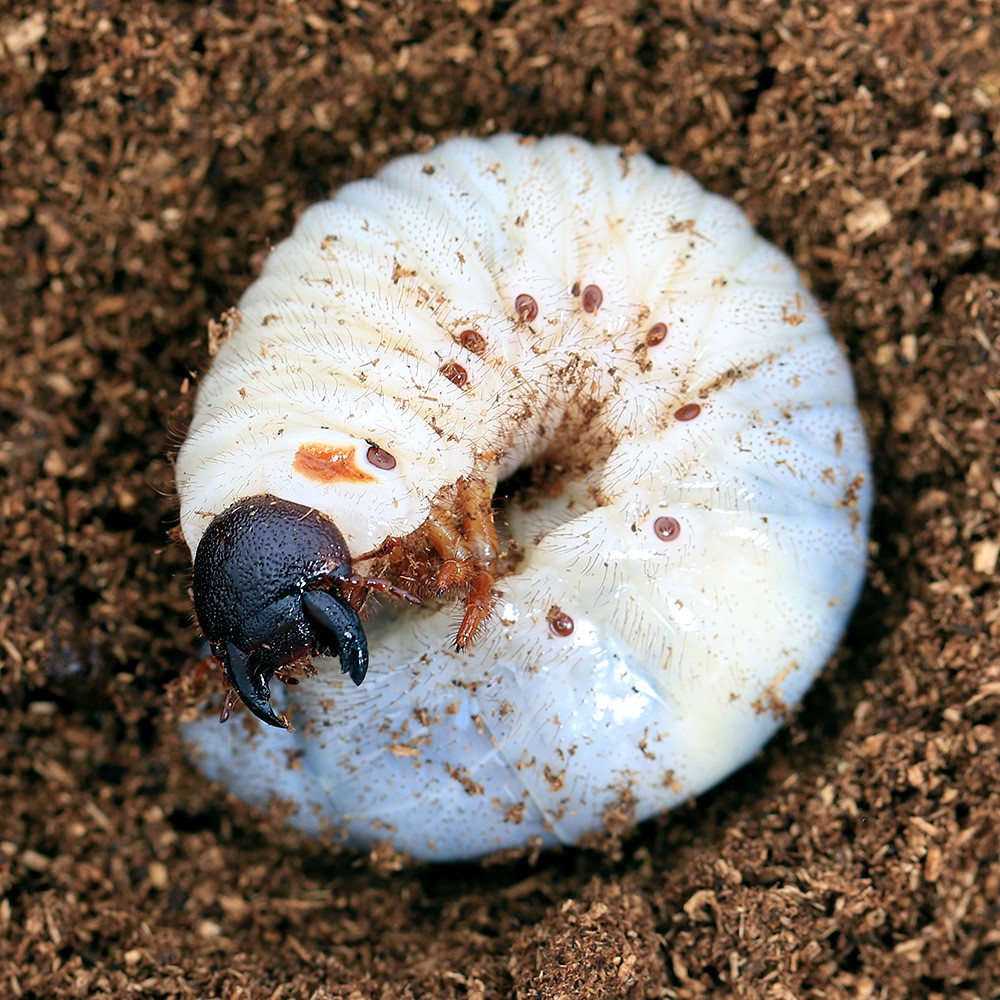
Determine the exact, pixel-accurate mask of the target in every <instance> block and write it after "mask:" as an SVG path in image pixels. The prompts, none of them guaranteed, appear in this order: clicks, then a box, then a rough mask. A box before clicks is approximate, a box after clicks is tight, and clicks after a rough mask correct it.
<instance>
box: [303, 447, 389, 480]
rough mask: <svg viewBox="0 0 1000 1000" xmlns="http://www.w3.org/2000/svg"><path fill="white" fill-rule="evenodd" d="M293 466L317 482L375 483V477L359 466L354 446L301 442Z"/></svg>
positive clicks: (307, 477)
mask: <svg viewBox="0 0 1000 1000" xmlns="http://www.w3.org/2000/svg"><path fill="white" fill-rule="evenodd" d="M292 468H293V469H294V470H295V471H296V472H297V473H298V474H299V475H300V476H305V477H306V479H312V480H313V481H314V482H317V483H338V482H339V483H373V482H375V481H376V480H375V477H374V476H371V475H369V474H368V473H367V472H364V471H363V470H361V469H359V468H358V465H357V462H356V461H355V451H354V448H350V447H348V448H334V447H332V446H331V445H328V444H301V445H299V450H298V451H297V452H296V453H295V461H294V462H292Z"/></svg>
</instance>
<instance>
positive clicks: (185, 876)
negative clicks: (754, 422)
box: [0, 0, 1000, 1000]
mask: <svg viewBox="0 0 1000 1000" xmlns="http://www.w3.org/2000/svg"><path fill="white" fill-rule="evenodd" d="M997 19H998V9H997V6H996V4H995V3H993V2H989V0H981V2H976V0H952V2H950V3H941V2H939V0H901V2H880V3H875V2H872V3H860V2H829V3H803V4H800V3H776V2H770V3H753V2H749V0H747V2H740V0H733V2H721V0H720V2H711V0H700V2H699V0H685V2H680V0H678V2H671V3H668V2H665V0H664V2H660V3H648V2H639V0H631V2H630V0H600V2H592V3H591V2H584V3H570V2H561V0H517V2H500V0H456V2H455V3H448V4H440V3H435V2H433V0H408V2H406V3H402V2H393V0H381V2H376V0H341V2H318V0H298V2H295V3H291V2H278V3H262V2H261V3H251V2H238V0H232V2H222V3H218V4H213V5H211V6H208V5H197V4H187V3H179V2H163V3H159V4H156V5H141V4H125V3H121V2H119V0H102V2H100V3H98V2H92V0H61V2H54V3H52V4H50V5H45V4H43V3H40V2H34V3H25V4H12V5H6V6H5V7H4V8H3V11H2V12H0V349H2V355H0V421H2V425H0V426H2V437H3V440H2V443H0V470H2V475H3V485H2V489H0V531H2V536H0V537H2V541H3V545H2V554H0V559H2V564H0V700H2V706H3V707H2V709H0V718H2V732H3V734H4V739H3V741H2V749H0V754H2V763H0V995H3V996H11V997H22V996H23V997H39V998H42V997H44V998H48V997H62V996H66V997H69V996H74V997H77V996H79V997H83V996H115V997H124V996H131V995H142V996H150V997H226V998H233V1000H235V998H265V997H270V998H279V997H286V998H287V997H310V996H313V997H317V998H334V997H337V998H345V1000H346V998H350V1000H363V998H369V997H373V998H374V997H378V998H386V1000H388V998H397V997H399V998H405V997H435V998H436V997H441V998H452V997H454V998H481V1000H485V998H504V997H510V996H514V997H517V998H520V1000H529V998H547V1000H555V998H558V997H566V998H591V1000H592V998H598V997H607V998H612V997H635V998H638V997H701V996H737V997H758V996H761V997H775V998H791V997H816V998H833V997H857V998H868V997H872V998H875V997H887V998H898V997H903V996H914V997H963V998H973V997H980V998H985V997H989V996H995V995H996V990H997V983H998V982H1000V959H998V946H1000V930H998V924H1000V911H998V898H1000V862H998V847H1000V845H998V830H1000V802H998V798H997V788H998V785H1000V765H998V753H997V744H998V739H1000V733H998V725H997V713H998V705H1000V604H998V591H997V586H996V584H997V576H996V571H997V563H998V551H1000V463H998V421H1000V266H998V265H1000V226H998V217H1000V202H998V196H1000V152H998V149H997V143H998V138H1000V134H998V133H1000V45H998V38H997ZM507 129H516V130H520V131H525V132H529V133H536V134H546V133H552V132H573V133H577V134H579V135H581V136H584V137H586V138H589V139H591V140H595V141H613V142H619V143H625V142H635V143H638V144H639V145H640V146H642V147H644V148H646V149H647V150H649V151H650V152H651V153H653V154H654V155H655V156H656V157H658V158H660V159H662V160H664V161H668V162H672V163H675V164H677V165H679V166H681V167H683V168H685V169H687V170H689V171H691V172H692V173H693V174H695V175H696V176H697V177H698V179H699V180H701V181H702V182H703V183H705V184H706V185H708V186H709V187H710V188H712V189H713V190H716V191H718V192H720V193H722V194H726V195H729V196H731V197H734V198H736V199H737V200H738V201H739V202H740V203H741V204H742V205H743V206H745V208H746V209H747V211H748V212H749V214H750V216H751V217H752V218H753V220H754V221H755V222H756V223H757V224H758V225H759V226H760V228H761V229H762V231H763V232H764V233H765V234H766V235H767V236H768V237H770V238H771V239H773V240H775V241H776V242H777V243H778V244H779V245H780V246H782V247H784V248H785V249H787V250H788V251H789V252H790V253H791V254H792V255H793V256H794V257H795V259H796V261H797V262H798V263H799V264H800V265H801V266H802V267H803V268H804V270H805V271H806V273H807V275H808V277H809V280H810V282H811V283H812V285H813V287H814V288H815V290H816V291H817V293H818V294H819V295H820V297H821V298H822V299H824V301H825V302H827V303H828V305H829V311H830V317H831V321H832V324H833V326H834V328H835V329H836V331H837V333H838V336H840V337H841V338H842V340H843V342H844V344H845V345H846V348H847V350H848V351H849V353H850V355H851V357H852V360H853V361H854V363H855V368H856V372H857V380H858V385H859V390H860V393H861V397H862V400H863V406H864V412H865V415H866V419H867V421H868V426H869V428H870V431H871V438H872V444H873V449H874V453H875V463H876V473H877V477H878V484H879V489H878V499H877V506H876V511H875V520H874V540H873V548H872V571H871V577H870V583H869V586H868V588H867V591H866V593H865V595H864V598H863V601H862V605H861V607H860V609H859V611H858V614H857V616H856V619H855V621H854V624H853V626H852V628H851V631H850V634H849V636H848V638H847V642H846V644H845V647H844V649H843V651H842V652H841V654H840V655H839V656H838V657H837V661H836V663H835V664H834V665H833V667H832V668H831V669H830V670H829V671H828V672H827V673H826V674H825V675H824V676H823V677H822V678H821V680H820V681H819V682H818V684H817V685H816V687H815V689H814V690H813V692H812V693H811V695H810V696H809V698H808V699H807V702H806V704H805V706H804V707H803V710H802V711H801V713H800V714H799V716H798V717H797V719H796V721H795V723H794V724H793V726H792V727H791V728H790V729H789V730H787V731H786V732H784V733H783V734H782V735H781V736H780V737H779V738H778V739H777V740H776V741H775V742H774V743H773V744H772V745H771V746H770V747H769V748H768V749H767V750H766V751H765V752H764V753H763V755H762V756H761V757H760V758H759V759H758V760H757V761H756V762H755V763H753V764H752V765H751V766H750V767H748V768H746V769H745V770H744V771H742V772H741V773H740V774H739V775H737V776H736V777H734V778H733V779H731V780H730V781H728V782H726V783H725V784H724V785H723V786H722V787H721V788H719V789H717V790H716V791H714V792H712V793H711V794H708V795H706V796H704V797H703V798H701V799H699V800H698V801H697V802H695V803H692V804H691V805H690V806H689V807H687V808H684V809H682V810H680V811H678V812H676V813H675V814H673V815H671V816H668V817H665V818H663V819H661V820H658V821H656V822H652V823H649V824H647V825H645V826H644V827H642V828H641V829H639V830H638V831H637V832H635V833H633V834H631V835H629V836H626V837H625V838H624V840H622V841H621V842H620V843H619V844H618V845H617V846H616V847H615V848H614V849H612V850H605V851H587V850H568V851H563V852H559V853H555V854H547V855H543V856H542V857H540V858H537V859H530V858H528V859H522V860H520V861H516V862H508V863H497V864H493V865H491V866H488V867H485V868H483V867H482V866H479V865H465V866H455V867H448V868H428V867H424V868H420V867H417V868H408V867H403V868H399V866H398V864H396V863H395V861H394V859H392V858H387V857H384V856H382V855H381V854H380V853H379V852H376V854H375V855H373V857H371V858H365V857H359V856H357V855H355V854H352V853H350V852H345V851H337V850H333V849H331V848H328V847H324V846H323V845H321V844H316V843H313V842H311V841H309V840H306V839H304V838H301V837H299V836H297V835H294V834H291V833H289V832H287V831H285V830H283V829H282V828H281V826H280V824H279V823H278V822H277V821H276V819H275V818H266V817H265V818H261V817H259V816H256V815H255V814H253V813H251V812H250V811H249V810H247V809H245V808H244V807H243V806H241V805H240V804H239V803H238V802H236V801H235V800H234V799H232V798H230V797H228V796H227V795H225V794H224V793H222V792H221V791H219V790H218V789H215V788H212V787H210V786H208V785H206V783H205V782H204V781H203V780H202V779H201V778H200V777H199V775H198V774H197V773H195V772H194V771H193V770H192V769H191V768H190V767H189V766H188V765H187V764H186V763H185V762H184V759H183V756H182V751H181V747H180V744H179V741H178V738H177V735H176V733H175V726H174V719H173V717H172V711H171V707H170V705H169V704H168V703H167V702H166V701H165V698H164V695H163V691H164V687H165V685H167V684H168V683H169V682H170V681H171V680H172V679H174V678H175V677H176V676H177V674H178V672H179V671H180V669H181V666H182V665H183V664H184V663H185V662H187V661H188V660H189V659H190V658H191V655H192V652H193V650H194V649H195V646H196V642H197V637H196V634H195V630H194V628H193V626H192V623H191V619H190V612H189V603H188V597H187V589H186V588H187V558H186V554H185V552H184V550H183V549H182V548H181V547H180V546H177V545H172V544H170V543H168V541H167V537H166V533H167V530H168V529H169V528H170V527H171V525H172V524H173V523H174V518H175V509H174V506H173V501H172V498H171V474H170V466H169V462H168V460H167V458H166V455H167V453H168V450H169V447H170V445H171V441H172V439H174V438H175V437H176V434H177V433H178V432H179V431H180V430H182V428H178V427H177V426H176V424H173V425H172V421H173V420H174V418H173V416H172V415H173V414H174V413H175V410H176V407H177V404H178V401H179V399H180V396H181V390H182V386H183V385H184V384H185V380H186V379H188V377H189V376H190V375H191V374H192V373H197V371H198V370H200V369H202V368H203V367H204V364H205V362H206V357H207V354H206V344H205V330H206V327H207V324H208V323H209V321H210V320H211V319H212V318H213V317H215V316H218V315H219V314H220V313H221V312H223V311H224V310H225V309H226V308H227V307H229V306H230V305H232V304H233V302H234V301H235V299H236V297H237V296H238V294H239V292H240V291H241V290H242V288H243V287H244V286H245V285H246V284H247V283H248V281H249V280H250V279H251V278H252V276H253V274H254V272H255V269H256V268H257V267H258V266H259V264H260V262H261V260H262V257H263V254H264V252H265V251H266V248H267V246H268V245H269V244H270V243H273V242H274V241H276V240H278V239H279V238H281V237H282V236H283V235H284V234H285V233H286V232H287V231H288V230H289V228H290V226H291V224H292V221H293V220H294V218H295V216H296V214H297V213H298V212H299V211H301V209H302V208H303V207H304V206H305V205H307V204H308V203H309V202H311V201H314V200H316V199H317V198H320V197H322V196H324V195H326V194H328V193H329V192H330V191H331V190H333V189H334V188H336V187H337V186H338V185H339V184H341V183H343V182H344V181H346V180H348V179H351V178H356V177H359V176H363V175H367V174H369V173H371V172H372V171H373V170H374V169H376V168H377V167H378V166H379V165H380V164H382V163H383V162H384V161H385V160H386V159H388V158H389V157H391V156H393V155H396V154H398V153H401V152H405V151H407V150H410V149H413V148H415V147H422V146H425V145H427V144H429V143H431V142H432V141H434V140H437V139H441V138H443V137H445V136H448V135H452V134H455V133H458V132H471V133H474V134H485V133H489V132H492V131H495V130H507ZM613 846H614V845H613Z"/></svg>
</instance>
